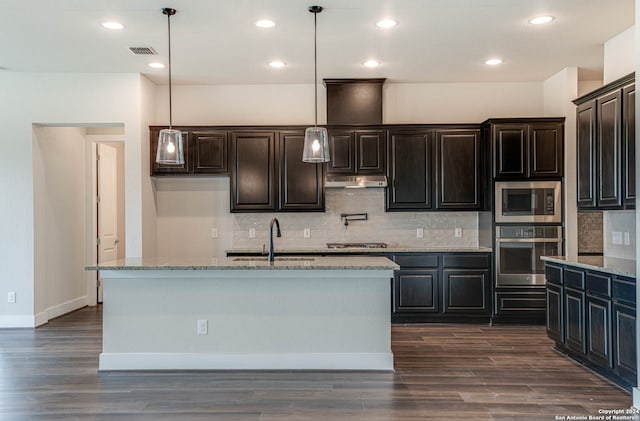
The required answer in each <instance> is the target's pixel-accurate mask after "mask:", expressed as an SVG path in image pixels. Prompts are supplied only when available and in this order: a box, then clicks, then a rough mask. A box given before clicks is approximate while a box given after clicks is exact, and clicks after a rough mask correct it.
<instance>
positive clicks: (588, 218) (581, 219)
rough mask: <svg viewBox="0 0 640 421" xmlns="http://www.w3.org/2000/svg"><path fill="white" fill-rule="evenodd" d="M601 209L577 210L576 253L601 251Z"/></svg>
mask: <svg viewBox="0 0 640 421" xmlns="http://www.w3.org/2000/svg"><path fill="white" fill-rule="evenodd" d="M602 228H603V227H602V211H580V212H578V253H602V247H603V243H602Z"/></svg>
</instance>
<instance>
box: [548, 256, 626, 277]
mask: <svg viewBox="0 0 640 421" xmlns="http://www.w3.org/2000/svg"><path fill="white" fill-rule="evenodd" d="M541 259H542V260H544V261H547V262H553V263H560V264H563V265H572V266H576V267H580V268H583V269H591V270H597V271H599V272H605V273H610V274H612V275H621V276H629V277H631V278H635V277H636V261H635V260H632V259H620V258H617V257H603V256H542V257H541Z"/></svg>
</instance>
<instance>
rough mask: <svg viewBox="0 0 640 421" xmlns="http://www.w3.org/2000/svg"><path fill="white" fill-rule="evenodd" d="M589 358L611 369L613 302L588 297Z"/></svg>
mask: <svg viewBox="0 0 640 421" xmlns="http://www.w3.org/2000/svg"><path fill="white" fill-rule="evenodd" d="M586 304H587V308H586V310H587V358H589V360H591V361H593V362H594V363H596V364H598V365H600V366H602V367H607V368H611V367H613V358H612V355H611V300H606V299H602V298H598V297H594V296H591V295H587V303H586Z"/></svg>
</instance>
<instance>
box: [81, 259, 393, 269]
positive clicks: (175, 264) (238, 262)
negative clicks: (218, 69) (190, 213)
mask: <svg viewBox="0 0 640 421" xmlns="http://www.w3.org/2000/svg"><path fill="white" fill-rule="evenodd" d="M256 269H258V270H397V269H400V266H398V265H397V264H395V263H393V262H392V261H391V260H389V259H387V258H386V257H381V256H371V257H368V256H358V257H355V256H329V257H320V256H313V257H307V258H303V257H276V261H275V262H267V258H266V257H253V258H249V257H222V258H210V259H206V258H202V259H186V258H171V259H167V258H144V259H141V258H129V259H120V260H115V261H111V262H105V263H100V264H98V265H88V266H86V267H85V270H256Z"/></svg>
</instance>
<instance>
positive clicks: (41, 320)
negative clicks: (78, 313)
mask: <svg viewBox="0 0 640 421" xmlns="http://www.w3.org/2000/svg"><path fill="white" fill-rule="evenodd" d="M88 302H89V300H88V298H87V296H82V297H78V298H74V299H73V300H69V301H66V302H64V303H62V304H58V305H55V306H52V307H49V308H48V309H46V310H45V311H43V312H40V313H38V314H36V317H35V327H38V326H42V325H44V324H47V323H49V320H51V319H55V318H56V317H60V316H62V315H64V314H67V313H71V312H72V311H75V310H77V309H79V308H82V307H86V306H87V304H88Z"/></svg>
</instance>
